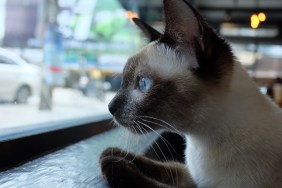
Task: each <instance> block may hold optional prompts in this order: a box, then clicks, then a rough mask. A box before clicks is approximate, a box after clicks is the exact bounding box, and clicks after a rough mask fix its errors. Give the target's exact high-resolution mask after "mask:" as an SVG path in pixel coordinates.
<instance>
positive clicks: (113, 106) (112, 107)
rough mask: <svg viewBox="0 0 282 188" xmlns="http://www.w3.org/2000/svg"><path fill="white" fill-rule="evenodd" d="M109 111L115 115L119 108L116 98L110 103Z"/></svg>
mask: <svg viewBox="0 0 282 188" xmlns="http://www.w3.org/2000/svg"><path fill="white" fill-rule="evenodd" d="M108 108H109V111H110V113H111V114H112V115H114V114H115V113H116V111H117V109H118V105H117V102H116V100H115V99H113V100H112V101H111V102H110V103H109V105H108Z"/></svg>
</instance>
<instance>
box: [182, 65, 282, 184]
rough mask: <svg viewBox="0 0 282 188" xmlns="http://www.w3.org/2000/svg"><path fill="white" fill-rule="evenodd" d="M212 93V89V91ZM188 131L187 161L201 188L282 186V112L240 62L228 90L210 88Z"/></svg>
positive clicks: (236, 66) (235, 68) (194, 178)
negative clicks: (194, 129) (196, 120)
mask: <svg viewBox="0 0 282 188" xmlns="http://www.w3.org/2000/svg"><path fill="white" fill-rule="evenodd" d="M207 93H208V91H207ZM208 95H210V97H209V99H210V100H206V101H205V106H203V109H198V111H199V112H198V113H202V115H203V117H204V118H203V119H202V120H201V121H200V122H199V123H198V124H197V125H196V126H199V127H203V129H198V130H199V131H197V132H194V133H188V132H186V135H185V136H186V139H187V148H186V161H187V165H188V169H189V172H190V173H191V176H192V177H193V180H194V181H195V182H196V184H197V187H212V188H215V187H217V188H227V187H228V188H233V187H234V188H235V187H236V188H238V187H244V188H246V187H250V188H254V187H256V188H258V187H264V188H266V187H272V188H274V187H277V188H278V187H282V113H281V110H280V109H278V107H277V106H276V105H274V104H273V103H272V102H271V101H270V100H268V99H267V98H266V97H265V96H263V95H262V94H261V93H260V92H259V91H258V89H257V86H256V85H255V83H254V82H253V81H252V80H251V79H250V78H249V76H248V75H247V73H246V72H245V71H244V70H243V68H242V67H241V66H240V65H239V63H236V64H235V67H234V72H233V75H232V76H231V84H230V87H229V90H227V91H226V90H225V91H222V90H220V89H219V90H218V92H217V93H208Z"/></svg>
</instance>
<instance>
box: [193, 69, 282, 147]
mask: <svg viewBox="0 0 282 188" xmlns="http://www.w3.org/2000/svg"><path fill="white" fill-rule="evenodd" d="M219 93H220V92H219ZM211 97H213V98H211V99H210V100H207V102H206V105H205V106H203V107H202V109H200V113H201V116H202V117H203V118H202V119H201V120H200V121H198V123H196V124H197V125H194V127H196V128H195V129H194V130H192V131H191V132H190V133H189V132H188V135H190V136H191V137H194V138H196V139H198V140H199V141H207V143H210V144H212V143H215V144H218V143H221V142H224V141H226V140H230V139H232V137H235V139H241V138H239V137H241V136H242V135H245V136H246V137H248V134H251V133H252V132H253V133H254V132H259V133H261V132H262V131H265V132H264V133H266V132H268V131H270V132H271V131H272V129H276V127H277V126H278V124H279V125H280V124H282V121H281V120H282V118H281V117H282V114H281V111H280V110H279V109H278V107H277V106H275V105H274V104H273V103H272V102H271V101H270V100H269V99H267V98H266V97H265V96H263V95H262V94H261V93H260V92H259V90H258V88H257V86H256V84H255V83H254V82H253V81H252V80H251V79H250V77H249V76H248V75H247V73H246V72H245V70H243V68H242V67H241V65H239V64H235V66H234V72H233V75H232V78H231V85H230V88H229V91H224V92H222V93H220V94H218V95H217V96H211ZM199 119H200V118H199ZM259 133H257V134H256V135H258V134H259ZM258 136H260V135H258ZM242 139H243V138H242Z"/></svg>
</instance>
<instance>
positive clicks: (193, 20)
mask: <svg viewBox="0 0 282 188" xmlns="http://www.w3.org/2000/svg"><path fill="white" fill-rule="evenodd" d="M164 12H165V31H164V33H163V34H162V33H159V32H158V31H156V30H155V29H153V28H152V27H150V26H149V25H147V24H145V23H144V22H142V21H141V20H139V19H134V22H135V23H136V24H137V25H138V26H139V27H140V28H141V30H142V31H143V32H144V33H145V35H146V36H147V37H148V38H149V39H150V41H151V42H150V43H149V44H148V45H147V46H146V47H144V48H143V49H142V50H141V51H140V52H139V53H137V54H135V55H133V56H132V57H131V58H129V59H128V62H127V64H126V66H125V68H124V70H123V75H122V78H123V81H122V87H121V89H120V90H119V91H118V92H117V94H116V96H115V98H114V99H113V100H112V101H111V103H110V104H109V110H110V112H111V113H112V115H113V116H114V120H115V122H116V123H117V124H119V125H122V126H124V127H127V128H129V129H130V130H133V129H135V130H136V131H137V132H142V131H149V130H150V129H160V128H164V127H166V128H167V129H170V130H179V131H185V130H189V128H192V127H193V123H194V122H196V121H198V120H199V118H200V116H199V115H198V113H199V110H200V109H202V108H203V106H205V103H206V102H207V101H208V100H213V99H212V96H213V97H216V95H217V92H219V91H220V90H221V89H222V88H225V87H226V86H227V85H228V83H229V78H230V73H231V72H232V67H233V56H232V53H231V50H230V47H229V45H228V44H227V43H226V42H225V41H224V40H223V39H222V38H220V37H218V35H217V34H216V33H215V32H214V31H213V30H212V29H211V28H210V27H209V26H208V25H207V24H206V22H205V21H204V20H203V18H202V17H201V16H200V15H199V13H198V12H197V11H196V10H195V9H194V8H193V7H192V6H191V5H189V4H188V3H187V2H186V1H184V0H164ZM172 126H173V127H172Z"/></svg>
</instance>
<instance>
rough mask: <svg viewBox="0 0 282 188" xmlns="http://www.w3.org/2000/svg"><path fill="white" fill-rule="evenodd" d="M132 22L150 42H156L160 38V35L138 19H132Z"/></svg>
mask: <svg viewBox="0 0 282 188" xmlns="http://www.w3.org/2000/svg"><path fill="white" fill-rule="evenodd" d="M132 20H133V22H134V23H135V24H136V25H137V26H138V27H139V28H140V29H141V30H142V31H143V32H144V34H145V36H146V37H147V38H148V39H149V40H150V42H152V41H155V40H158V39H159V38H161V37H162V34H161V33H160V32H158V31H157V30H155V29H154V28H152V27H151V26H149V25H148V24H146V23H145V22H143V21H142V20H140V19H138V18H133V19H132Z"/></svg>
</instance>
